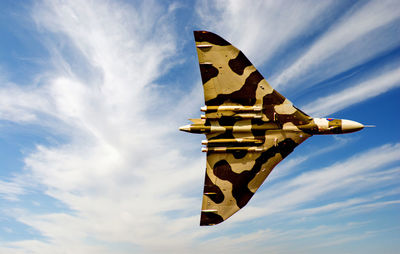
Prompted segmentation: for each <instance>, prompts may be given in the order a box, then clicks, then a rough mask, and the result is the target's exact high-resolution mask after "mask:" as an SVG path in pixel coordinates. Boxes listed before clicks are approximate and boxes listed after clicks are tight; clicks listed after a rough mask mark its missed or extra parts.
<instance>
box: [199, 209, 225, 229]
mask: <svg viewBox="0 0 400 254" xmlns="http://www.w3.org/2000/svg"><path fill="white" fill-rule="evenodd" d="M223 221H224V219H223V218H222V217H221V216H220V215H218V214H216V213H214V212H207V211H202V212H201V217H200V226H212V225H216V224H219V223H221V222H223Z"/></svg>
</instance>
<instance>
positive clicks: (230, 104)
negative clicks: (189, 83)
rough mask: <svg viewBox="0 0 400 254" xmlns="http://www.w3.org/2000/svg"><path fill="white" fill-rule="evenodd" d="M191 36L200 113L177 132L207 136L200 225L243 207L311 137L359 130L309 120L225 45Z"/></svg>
mask: <svg viewBox="0 0 400 254" xmlns="http://www.w3.org/2000/svg"><path fill="white" fill-rule="evenodd" d="M194 37H195V41H196V48H197V54H198V58H199V65H200V72H201V77H202V81H203V88H204V99H205V104H206V106H205V107H202V108H201V111H203V112H205V115H202V117H201V119H190V120H191V121H192V122H193V124H191V125H187V126H183V127H181V128H180V130H182V131H187V132H192V133H203V134H205V135H206V137H207V140H205V141H203V142H202V144H203V145H205V146H206V147H204V148H203V149H202V151H203V152H207V167H206V177H205V183H204V193H203V203H202V211H201V219H200V225H214V224H218V223H220V222H222V221H224V220H226V219H227V218H229V217H230V216H231V215H232V214H234V213H235V212H237V211H238V210H239V209H241V208H243V207H244V206H245V205H246V204H247V202H248V201H249V200H250V198H251V197H252V196H253V194H254V193H255V192H256V191H257V189H258V188H259V187H260V186H261V184H262V183H263V182H264V180H265V179H266V178H267V176H268V175H269V173H270V172H271V171H272V169H273V168H274V167H275V166H276V165H277V164H278V163H279V162H280V161H281V160H282V159H284V158H285V157H286V156H287V155H288V154H290V153H291V152H292V151H293V149H294V148H295V147H296V146H297V145H299V144H300V143H302V142H303V141H305V140H306V139H307V138H309V137H311V136H312V135H313V134H337V133H344V132H353V131H356V130H360V129H362V127H363V126H362V125H361V124H359V123H356V122H354V121H349V120H341V119H329V120H328V119H325V118H315V119H313V118H312V117H310V116H308V115H306V114H305V113H304V112H302V111H300V110H299V109H297V108H296V107H294V106H293V104H292V103H291V102H290V101H289V100H288V99H286V98H285V97H283V96H282V95H281V94H279V93H278V92H277V91H276V90H274V89H273V88H272V87H271V86H270V85H269V84H268V82H267V81H266V80H265V79H264V78H263V77H262V75H261V74H260V73H259V72H258V71H257V69H256V68H255V67H254V66H253V65H252V64H251V63H250V61H249V60H248V59H247V58H246V56H245V55H244V54H243V53H242V52H241V51H239V50H238V49H237V48H235V47H234V46H233V45H231V44H230V43H229V42H227V41H225V40H224V39H222V38H221V37H220V36H218V35H216V34H213V33H211V32H207V31H195V32H194ZM343 123H346V125H345V126H344V125H343Z"/></svg>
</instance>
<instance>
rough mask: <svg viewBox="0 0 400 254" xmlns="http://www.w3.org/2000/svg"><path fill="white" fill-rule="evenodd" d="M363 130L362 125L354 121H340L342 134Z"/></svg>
mask: <svg viewBox="0 0 400 254" xmlns="http://www.w3.org/2000/svg"><path fill="white" fill-rule="evenodd" d="M363 128H364V125H362V124H361V123H358V122H356V121H351V120H344V119H343V120H342V131H343V132H346V133H347V132H355V131H359V130H361V129H363Z"/></svg>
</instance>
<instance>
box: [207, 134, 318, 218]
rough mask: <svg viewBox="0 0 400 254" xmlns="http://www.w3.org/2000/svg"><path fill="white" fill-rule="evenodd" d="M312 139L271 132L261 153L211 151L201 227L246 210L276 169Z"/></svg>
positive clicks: (302, 135)
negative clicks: (295, 149) (296, 148)
mask: <svg viewBox="0 0 400 254" xmlns="http://www.w3.org/2000/svg"><path fill="white" fill-rule="evenodd" d="M310 136H311V135H308V134H306V133H297V132H285V131H271V132H270V133H268V134H267V135H266V136H265V140H264V143H263V144H262V145H261V146H258V147H257V148H259V149H260V150H262V151H260V152H245V153H241V152H240V151H238V152H229V151H227V152H220V151H209V152H207V166H206V176H205V182H204V192H203V203H202V208H201V209H202V212H201V219H200V225H214V224H218V223H220V222H222V221H224V220H226V219H227V218H229V217H230V216H231V215H232V214H234V213H235V212H237V211H238V210H240V209H241V208H243V207H244V206H245V205H246V204H247V202H248V201H249V200H250V198H251V197H252V196H253V194H254V193H255V192H256V191H257V189H258V188H259V187H260V186H261V184H262V183H263V182H264V180H265V179H266V178H267V176H268V175H269V173H271V171H272V169H273V168H274V167H275V166H276V165H277V164H278V163H279V162H280V161H281V160H283V159H284V158H285V157H286V156H287V155H288V154H290V153H291V152H292V151H293V149H294V148H295V147H296V146H297V145H299V144H300V143H302V142H303V141H304V140H306V139H307V138H308V137H310ZM250 138H253V139H254V137H249V139H250Z"/></svg>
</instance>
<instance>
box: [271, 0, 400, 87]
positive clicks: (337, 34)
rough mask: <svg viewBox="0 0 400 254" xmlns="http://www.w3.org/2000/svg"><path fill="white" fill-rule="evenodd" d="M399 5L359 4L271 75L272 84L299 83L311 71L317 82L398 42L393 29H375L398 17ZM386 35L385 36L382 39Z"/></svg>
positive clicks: (287, 84)
mask: <svg viewBox="0 0 400 254" xmlns="http://www.w3.org/2000/svg"><path fill="white" fill-rule="evenodd" d="M360 5H361V6H360ZM398 7H399V5H398V2H397V1H393V0H388V1H369V2H367V3H360V4H358V5H356V9H355V10H349V12H348V13H346V14H345V15H344V16H343V17H342V18H341V20H339V22H337V23H336V24H335V25H333V27H332V28H330V29H329V30H328V31H326V32H325V33H324V34H323V35H322V36H321V37H320V38H319V39H318V40H317V41H316V42H315V43H314V44H313V45H312V46H311V47H310V48H309V49H308V50H307V51H306V52H305V53H303V54H302V56H301V57H299V58H298V59H297V60H296V61H295V62H293V63H291V64H290V66H289V67H287V68H285V70H284V71H283V72H282V73H280V74H279V75H277V76H274V77H272V78H271V82H272V84H274V86H276V87H285V86H290V85H292V86H293V85H296V84H299V83H300V82H299V80H298V79H301V78H304V76H305V75H309V74H310V73H314V74H313V75H312V76H314V80H313V81H314V82H318V81H320V80H321V78H325V79H326V78H328V77H330V76H333V75H335V74H337V73H340V72H342V71H344V70H347V69H350V68H351V67H354V66H357V65H358V64H360V63H364V62H366V61H368V60H369V59H372V58H373V57H375V56H377V55H378V54H380V53H382V52H383V51H385V50H389V49H391V48H393V47H395V46H397V45H398V43H399V40H398V37H396V36H392V35H393V34H392V33H393V32H391V31H389V32H386V33H385V29H382V33H383V34H374V33H373V32H374V31H375V30H376V29H378V28H381V27H383V26H385V25H387V24H390V23H391V22H394V21H396V20H397V19H398V18H399V17H400V14H399V12H398V11H397V9H398ZM383 36H384V37H385V38H386V39H385V40H382V39H381V38H382V37H383ZM321 64H323V67H324V68H322V67H321ZM328 64H329V65H328ZM295 80H296V81H295Z"/></svg>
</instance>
